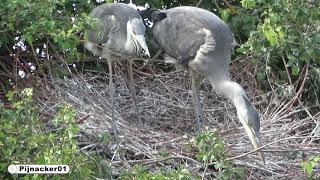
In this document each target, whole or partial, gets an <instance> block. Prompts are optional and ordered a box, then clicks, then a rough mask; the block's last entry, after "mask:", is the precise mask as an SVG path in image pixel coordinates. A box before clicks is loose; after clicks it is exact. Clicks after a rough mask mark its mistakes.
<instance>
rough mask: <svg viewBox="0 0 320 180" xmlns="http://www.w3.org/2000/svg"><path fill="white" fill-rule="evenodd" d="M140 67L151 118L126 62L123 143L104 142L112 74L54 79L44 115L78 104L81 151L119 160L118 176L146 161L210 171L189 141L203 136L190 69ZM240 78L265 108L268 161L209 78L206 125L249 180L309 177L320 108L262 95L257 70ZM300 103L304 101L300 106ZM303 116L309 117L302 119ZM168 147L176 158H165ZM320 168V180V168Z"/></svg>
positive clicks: (120, 73) (120, 124) (42, 101)
mask: <svg viewBox="0 0 320 180" xmlns="http://www.w3.org/2000/svg"><path fill="white" fill-rule="evenodd" d="M137 69H138V68H136V70H134V79H135V85H136V91H137V102H138V109H139V111H140V112H141V114H140V115H141V117H142V119H143V122H144V123H143V126H142V127H139V126H138V123H137V119H136V116H135V111H134V106H133V99H132V97H131V94H130V92H129V90H128V89H129V88H128V83H127V82H128V78H127V74H126V66H125V65H123V64H121V63H117V64H116V65H115V72H116V75H115V77H114V80H115V88H116V97H115V112H116V113H115V117H116V120H117V128H118V133H117V134H116V135H113V136H115V137H116V138H115V139H116V140H115V142H116V143H113V144H110V143H107V144H105V143H103V142H101V141H99V140H98V139H99V137H102V136H103V135H104V134H106V132H107V133H111V134H112V132H113V131H112V128H111V108H110V107H111V104H110V96H109V87H108V74H107V73H103V72H94V71H85V73H81V74H79V73H75V75H73V76H72V77H71V78H68V79H51V82H50V84H51V85H52V88H51V90H49V91H50V93H48V91H47V90H44V91H41V92H38V94H39V97H42V98H39V99H38V103H39V105H40V107H41V112H42V113H43V114H54V113H55V109H56V107H57V105H58V104H60V103H67V104H71V105H73V106H74V107H75V109H76V110H77V121H78V122H79V123H80V125H81V134H80V138H79V144H80V148H81V149H82V150H85V151H91V150H95V151H97V152H98V153H100V154H103V155H104V156H105V158H106V160H108V161H109V162H111V165H112V167H113V170H114V172H113V173H114V174H117V173H119V171H118V170H119V169H130V168H131V167H132V166H133V165H135V164H142V165H145V166H148V167H150V168H151V169H152V168H153V169H156V168H157V167H159V166H169V167H176V166H177V165H179V166H183V167H184V168H187V169H189V170H190V172H192V173H194V174H197V175H200V176H203V171H204V170H203V169H204V167H203V166H202V165H201V163H200V162H198V161H197V160H196V159H195V156H194V154H192V153H190V152H187V151H185V147H186V145H187V144H189V143H190V140H191V139H192V138H193V137H195V136H196V134H197V133H196V125H195V124H196V122H195V115H194V111H193V105H192V91H191V79H190V76H189V74H188V73H187V72H175V71H172V72H160V71H159V72H154V71H153V70H151V68H149V67H148V66H146V67H145V68H144V70H141V69H139V70H137ZM231 69H232V67H231ZM239 73H241V74H239ZM234 77H241V79H237V80H236V81H238V82H239V81H240V83H241V84H242V85H243V84H245V83H246V82H247V83H248V84H245V86H246V87H247V88H246V89H247V92H248V93H249V96H251V97H253V98H252V102H253V103H254V104H255V106H256V108H257V109H258V111H259V112H260V116H261V141H262V144H263V145H264V146H263V148H262V151H263V152H264V153H265V156H266V164H263V162H262V161H261V160H260V159H259V158H258V156H257V154H256V153H255V152H254V151H252V150H253V146H252V145H251V143H250V141H249V139H248V138H247V136H246V134H245V132H244V130H243V128H242V126H241V124H240V123H239V121H238V118H237V116H236V109H235V107H234V106H233V105H232V103H230V102H229V101H228V100H226V99H224V98H222V97H219V96H217V95H216V94H215V93H214V91H213V89H212V87H211V85H210V84H209V82H208V81H206V80H205V79H203V80H202V82H201V94H200V97H201V100H202V104H203V108H204V111H205V115H206V121H205V122H204V124H205V127H206V128H207V129H216V131H217V132H218V134H219V136H220V137H221V138H222V139H223V140H224V142H225V147H226V155H227V157H228V160H229V161H232V163H233V164H235V165H237V166H242V167H245V168H246V170H247V171H246V172H247V173H246V174H247V177H248V178H254V179H257V178H265V177H270V178H276V179H278V178H284V179H286V178H290V177H301V178H304V177H306V174H305V173H304V172H303V170H302V168H301V162H302V161H303V160H305V159H308V158H309V157H311V156H312V155H319V154H320V146H319V139H320V127H319V126H320V124H319V119H320V113H316V114H311V113H310V112H309V110H310V109H312V108H318V106H317V107H305V106H304V105H303V104H302V103H301V102H300V100H299V97H296V99H295V101H294V102H293V101H292V99H294V98H295V97H293V98H291V99H288V98H280V97H279V95H278V94H276V93H275V92H269V93H265V94H260V95H259V96H256V94H259V93H257V92H256V91H255V89H256V88H255V87H254V86H255V84H256V83H252V82H254V81H252V76H251V75H250V73H249V75H248V73H246V72H243V71H240V72H238V74H235V75H234ZM250 88H251V89H250ZM298 100H299V102H300V103H297V101H298ZM318 112H319V111H318ZM301 114H306V116H304V118H300V117H301ZM100 139H101V138H100ZM120 152H121V153H120ZM163 152H166V153H170V154H171V156H169V157H167V158H161V157H162V154H163ZM314 168H315V169H314V170H315V172H316V173H318V174H316V176H317V177H319V176H320V174H319V166H318V165H316V166H315V167H314ZM207 173H210V171H207ZM211 173H214V172H211ZM206 177H209V176H205V178H206Z"/></svg>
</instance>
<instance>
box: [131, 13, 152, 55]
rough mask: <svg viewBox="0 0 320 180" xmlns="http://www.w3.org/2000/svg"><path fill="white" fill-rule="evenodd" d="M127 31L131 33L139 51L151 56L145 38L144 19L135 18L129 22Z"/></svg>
mask: <svg viewBox="0 0 320 180" xmlns="http://www.w3.org/2000/svg"><path fill="white" fill-rule="evenodd" d="M127 32H128V33H129V35H130V37H131V39H132V40H133V43H134V44H135V48H137V52H138V53H142V52H143V51H144V54H145V55H147V56H148V57H150V53H149V49H148V46H147V43H146V40H145V37H144V35H145V26H144V24H143V22H142V19H138V18H133V19H131V20H129V21H128V23H127Z"/></svg>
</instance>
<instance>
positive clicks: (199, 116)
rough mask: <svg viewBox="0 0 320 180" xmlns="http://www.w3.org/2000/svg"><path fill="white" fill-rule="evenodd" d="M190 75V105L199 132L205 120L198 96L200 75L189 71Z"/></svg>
mask: <svg viewBox="0 0 320 180" xmlns="http://www.w3.org/2000/svg"><path fill="white" fill-rule="evenodd" d="M190 73H191V79H192V85H191V88H192V103H193V106H194V107H195V113H196V123H197V128H198V130H200V129H201V128H202V126H203V121H204V119H205V116H204V112H203V109H202V106H201V102H200V96H199V88H200V75H199V74H198V73H197V72H196V71H194V70H192V69H190Z"/></svg>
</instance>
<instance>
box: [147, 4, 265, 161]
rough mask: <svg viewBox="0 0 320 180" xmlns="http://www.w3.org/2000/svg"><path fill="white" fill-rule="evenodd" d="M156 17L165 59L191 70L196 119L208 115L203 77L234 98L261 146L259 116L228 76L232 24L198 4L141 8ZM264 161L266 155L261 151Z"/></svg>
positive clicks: (243, 120)
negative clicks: (202, 90) (203, 101)
mask: <svg viewBox="0 0 320 180" xmlns="http://www.w3.org/2000/svg"><path fill="white" fill-rule="evenodd" d="M141 14H142V16H143V17H144V16H146V17H148V18H149V19H151V21H153V23H154V24H153V27H152V36H153V39H154V42H155V43H156V45H157V46H158V47H159V48H161V49H163V50H164V52H165V53H166V62H168V63H173V64H175V65H177V66H178V67H180V68H181V67H183V68H185V69H187V70H189V71H190V73H191V77H192V101H193V104H194V106H195V113H196V122H197V124H198V127H199V128H200V126H202V121H203V120H204V118H205V115H204V112H203V109H202V106H201V103H200V97H199V87H200V77H201V76H204V77H206V78H207V79H208V80H209V82H210V83H211V85H212V86H213V87H214V89H215V91H216V92H218V93H219V94H222V95H224V96H225V97H226V98H228V99H229V100H230V101H232V102H233V104H234V105H235V107H236V109H237V115H238V118H239V120H240V122H241V124H242V125H243V127H244V130H245V132H246V133H247V135H248V136H249V139H250V141H251V143H252V144H253V145H254V147H255V149H258V148H259V147H260V137H259V135H260V118H259V114H258V112H257V111H256V110H255V108H254V106H253V105H252V104H251V103H250V101H249V98H248V96H247V94H246V92H245V91H244V90H243V88H242V87H241V86H240V85H239V84H238V83H236V82H234V81H232V80H231V79H230V76H229V63H230V59H231V51H232V49H233V48H234V45H235V40H234V36H233V34H232V32H231V30H230V29H229V27H228V26H227V25H226V24H225V23H224V22H223V21H222V20H221V19H220V18H219V17H217V16H216V15H215V14H213V13H212V12H210V11H207V10H204V9H201V8H196V7H176V8H172V9H168V10H155V9H147V10H145V11H144V12H141ZM259 156H260V157H261V159H262V160H263V161H264V156H263V154H262V153H260V152H259Z"/></svg>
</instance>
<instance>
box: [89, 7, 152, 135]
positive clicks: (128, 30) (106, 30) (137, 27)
mask: <svg viewBox="0 0 320 180" xmlns="http://www.w3.org/2000/svg"><path fill="white" fill-rule="evenodd" d="M89 16H90V17H92V18H93V19H95V20H96V23H95V26H94V27H92V28H91V29H89V30H88V31H87V34H86V42H85V43H84V46H85V48H87V49H88V50H90V51H91V52H92V53H93V54H95V55H97V56H100V57H102V58H105V59H107V60H108V67H109V88H110V96H111V111H112V112H111V119H112V130H113V131H114V133H116V132H117V128H116V121H115V117H114V114H115V110H114V109H115V107H114V96H115V88H114V85H113V80H112V79H113V78H112V76H113V72H112V60H113V58H114V56H121V57H122V58H124V59H127V60H128V74H129V78H130V79H129V89H130V92H131V94H132V98H133V102H134V109H135V111H136V115H137V119H138V122H139V124H141V123H142V122H141V119H140V116H139V111H138V107H137V102H136V93H135V88H134V83H133V74H132V59H131V58H132V57H138V56H139V55H141V54H143V53H144V54H147V55H148V56H150V54H149V50H148V47H147V45H146V42H145V37H144V35H145V26H144V23H143V20H142V19H141V16H140V14H139V12H138V11H137V10H136V9H134V8H133V7H131V6H129V5H127V4H123V3H110V4H103V5H100V6H98V7H96V8H95V9H94V10H93V11H92V12H91V13H90V15H89Z"/></svg>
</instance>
